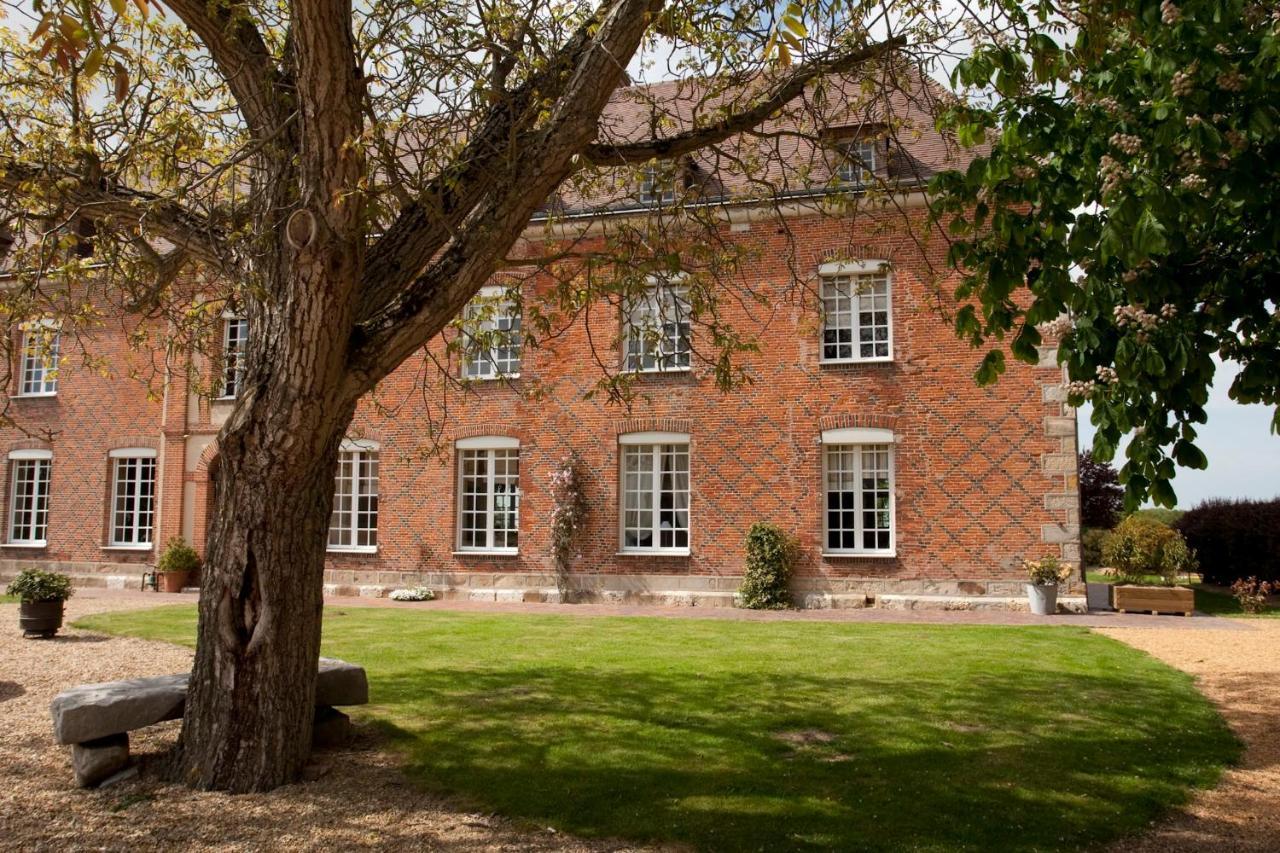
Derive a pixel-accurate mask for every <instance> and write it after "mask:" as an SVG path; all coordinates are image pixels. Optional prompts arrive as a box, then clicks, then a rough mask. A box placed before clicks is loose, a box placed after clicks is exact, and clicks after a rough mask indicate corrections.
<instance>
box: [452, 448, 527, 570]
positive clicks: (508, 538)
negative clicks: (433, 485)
mask: <svg viewBox="0 0 1280 853" xmlns="http://www.w3.org/2000/svg"><path fill="white" fill-rule="evenodd" d="M495 444H497V446H493V445H491V446H481V445H477V444H474V443H473V444H462V443H460V444H459V448H458V502H459V506H458V550H460V551H499V552H503V551H505V552H512V553H514V552H515V551H516V549H517V548H518V546H519V537H520V448H519V446H518V445H514V442H509V441H508V440H502V439H499V440H497V442H495ZM513 445H514V446H513Z"/></svg>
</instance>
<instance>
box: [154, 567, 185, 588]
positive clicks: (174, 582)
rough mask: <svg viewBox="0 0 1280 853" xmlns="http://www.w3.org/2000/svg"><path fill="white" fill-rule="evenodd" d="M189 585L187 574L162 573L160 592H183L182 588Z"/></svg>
mask: <svg viewBox="0 0 1280 853" xmlns="http://www.w3.org/2000/svg"><path fill="white" fill-rule="evenodd" d="M186 585H187V573H186V572H161V573H160V591H161V592H182V588H183V587H185V586H186Z"/></svg>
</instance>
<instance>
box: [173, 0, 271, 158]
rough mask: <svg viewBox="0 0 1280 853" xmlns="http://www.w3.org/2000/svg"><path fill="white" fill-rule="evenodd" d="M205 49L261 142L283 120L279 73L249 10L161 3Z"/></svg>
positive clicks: (190, 0) (198, 2)
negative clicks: (260, 138) (252, 21)
mask: <svg viewBox="0 0 1280 853" xmlns="http://www.w3.org/2000/svg"><path fill="white" fill-rule="evenodd" d="M161 2H163V3H164V5H165V6H168V7H169V9H170V10H171V11H172V12H173V13H174V14H175V15H177V16H178V17H179V18H180V19H181V20H182V22H183V23H184V24H186V25H187V27H188V28H189V29H190V30H191V31H192V32H193V33H195V34H196V36H198V37H199V39H200V41H201V42H203V43H204V46H205V49H206V50H208V51H209V55H210V56H211V57H212V58H213V61H214V62H215V63H217V65H218V69H219V71H221V72H222V77H223V79H225V80H226V81H227V86H228V87H229V88H230V89H231V94H232V95H233V96H234V97H235V99H236V103H237V104H238V105H239V107H240V113H241V115H242V116H243V117H244V120H245V122H246V123H247V124H248V125H249V129H250V130H251V131H252V133H253V135H254V136H259V137H262V136H266V135H268V134H269V133H271V131H272V129H273V128H275V127H277V126H279V125H281V124H283V123H284V121H285V120H286V119H287V118H288V115H287V113H286V111H285V110H283V109H281V105H280V99H279V91H278V90H279V86H280V83H281V75H280V69H279V67H278V66H277V65H276V62H275V59H274V58H273V57H272V56H271V51H270V50H269V49H268V48H267V44H266V42H265V41H263V38H262V34H261V33H259V32H258V30H257V28H256V27H254V25H253V24H252V23H251V22H250V18H249V9H248V8H247V7H246V6H244V5H243V4H241V3H236V2H209V1H208V0H161Z"/></svg>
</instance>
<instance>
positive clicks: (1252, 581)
mask: <svg viewBox="0 0 1280 853" xmlns="http://www.w3.org/2000/svg"><path fill="white" fill-rule="evenodd" d="M1273 592H1280V584H1272V583H1268V582H1267V581H1260V580H1258V579H1257V578H1241V579H1240V580H1238V581H1236V582H1235V583H1233V584H1232V585H1231V594H1232V595H1234V596H1235V597H1236V601H1238V602H1240V609H1241V610H1243V611H1244V612H1245V613H1261V612H1262V611H1264V610H1266V609H1267V596H1269V595H1271V593H1273Z"/></svg>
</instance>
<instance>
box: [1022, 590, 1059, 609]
mask: <svg viewBox="0 0 1280 853" xmlns="http://www.w3.org/2000/svg"><path fill="white" fill-rule="evenodd" d="M1027 602H1028V603H1029V604H1030V605H1031V612H1032V613H1034V614H1036V615H1037V616H1051V615H1053V614H1054V613H1056V612H1057V610H1058V585H1057V584H1056V583H1046V584H1038V583H1029V584H1027Z"/></svg>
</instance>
